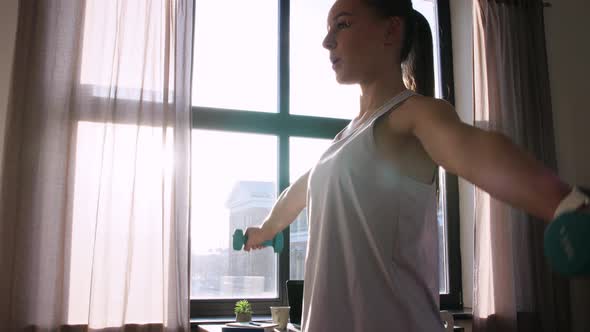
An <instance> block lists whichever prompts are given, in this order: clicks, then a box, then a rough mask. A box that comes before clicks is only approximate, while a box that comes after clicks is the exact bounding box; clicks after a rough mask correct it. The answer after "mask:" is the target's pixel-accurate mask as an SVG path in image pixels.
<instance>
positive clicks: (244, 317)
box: [236, 312, 252, 323]
mask: <svg viewBox="0 0 590 332" xmlns="http://www.w3.org/2000/svg"><path fill="white" fill-rule="evenodd" d="M251 320H252V314H246V313H243V312H241V313H238V314H236V322H240V323H241V322H249V321H251Z"/></svg>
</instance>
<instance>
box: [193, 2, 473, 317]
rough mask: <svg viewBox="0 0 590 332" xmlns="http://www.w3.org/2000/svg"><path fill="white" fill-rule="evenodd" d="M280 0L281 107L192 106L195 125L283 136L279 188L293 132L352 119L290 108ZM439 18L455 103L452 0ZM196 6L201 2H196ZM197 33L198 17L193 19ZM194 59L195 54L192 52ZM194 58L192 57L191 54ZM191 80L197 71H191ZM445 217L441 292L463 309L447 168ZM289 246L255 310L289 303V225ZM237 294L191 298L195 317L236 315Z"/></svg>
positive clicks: (452, 186) (444, 66)
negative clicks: (272, 290)
mask: <svg viewBox="0 0 590 332" xmlns="http://www.w3.org/2000/svg"><path fill="white" fill-rule="evenodd" d="M277 1H278V2H279V3H278V14H279V17H278V18H279V22H278V29H279V30H278V36H279V43H278V45H279V50H278V76H279V77H278V96H277V102H278V105H277V106H278V110H279V112H277V113H263V112H251V111H243V110H229V109H220V108H211V107H198V106H192V110H191V112H192V129H203V130H220V131H228V132H240V133H257V134H271V135H275V136H276V137H277V138H278V159H279V160H278V172H277V174H278V188H277V190H278V192H282V191H283V190H284V189H286V188H287V187H288V186H289V154H290V152H289V138H290V137H293V136H297V137H308V138H324V139H332V138H333V137H334V136H335V135H336V134H337V133H338V132H340V131H341V130H342V129H343V128H344V127H345V126H346V125H347V124H348V123H349V120H345V119H335V118H323V117H314V116H306V115H294V114H290V113H289V106H290V103H289V91H290V86H289V85H290V72H289V70H290V61H289V44H290V39H289V35H290V34H289V30H290V0H277ZM436 1H437V10H438V21H439V25H440V26H439V38H440V48H441V50H440V55H441V59H440V60H441V62H440V64H441V86H442V87H443V89H442V90H443V98H444V99H446V100H447V101H449V102H450V103H451V104H454V80H453V60H452V46H451V45H452V43H451V21H450V6H449V0H436ZM194 7H196V6H194ZM193 36H194V23H193ZM191 56H192V57H193V59H194V54H192V55H191ZM191 62H192V59H191ZM191 82H192V73H191ZM445 177H446V182H445V186H446V188H445V190H446V197H447V199H446V203H447V206H446V221H447V245H448V258H449V260H448V265H449V266H448V271H449V288H450V289H449V293H448V294H441V295H440V306H441V310H451V309H462V308H463V301H462V289H461V285H462V284H461V257H460V248H459V239H460V236H459V234H460V233H459V192H458V181H457V177H456V176H455V175H453V174H450V173H445ZM283 235H284V238H285V247H284V250H283V251H282V252H281V254H280V255H279V257H278V259H279V262H278V269H279V276H278V283H279V284H278V295H279V296H278V298H275V299H248V300H249V301H250V302H251V304H252V309H253V314H254V315H265V316H266V315H268V313H269V312H268V310H269V309H268V308H269V307H270V306H278V305H286V304H287V303H286V302H287V298H286V281H287V280H288V279H289V275H290V264H289V252H290V231H289V228H287V229H285V230H284V231H283ZM235 301H236V300H234V299H211V300H203V299H199V300H197V299H190V317H191V319H202V318H208V317H209V318H210V317H229V316H232V315H233V306H234V304H235Z"/></svg>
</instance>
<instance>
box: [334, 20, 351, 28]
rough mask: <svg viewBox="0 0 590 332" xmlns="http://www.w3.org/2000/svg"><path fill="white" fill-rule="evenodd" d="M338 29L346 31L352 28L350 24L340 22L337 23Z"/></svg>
mask: <svg viewBox="0 0 590 332" xmlns="http://www.w3.org/2000/svg"><path fill="white" fill-rule="evenodd" d="M336 28H337V29H346V28H350V22H346V21H344V22H338V23H336Z"/></svg>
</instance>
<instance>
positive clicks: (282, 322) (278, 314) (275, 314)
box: [270, 307, 291, 330]
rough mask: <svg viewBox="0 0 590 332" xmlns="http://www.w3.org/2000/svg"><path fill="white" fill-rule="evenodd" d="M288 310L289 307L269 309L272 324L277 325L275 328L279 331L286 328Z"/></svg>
mask: <svg viewBox="0 0 590 332" xmlns="http://www.w3.org/2000/svg"><path fill="white" fill-rule="evenodd" d="M289 309H291V307H270V314H271V316H272V322H273V323H275V324H278V325H279V326H277V328H278V329H279V330H284V329H286V328H287V323H288V322H289Z"/></svg>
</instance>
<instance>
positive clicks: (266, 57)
mask: <svg viewBox="0 0 590 332" xmlns="http://www.w3.org/2000/svg"><path fill="white" fill-rule="evenodd" d="M277 4H278V1H243V0H223V1H220V0H197V1H196V3H195V30H194V34H195V36H194V53H193V91H192V92H193V94H192V98H193V101H192V104H193V106H203V107H215V108H226V109H239V110H247V111H259V112H276V111H277V90H278V88H277V66H278V64H277V58H278V52H277V47H278V46H277V45H278V44H277V41H278V5H277Z"/></svg>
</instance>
